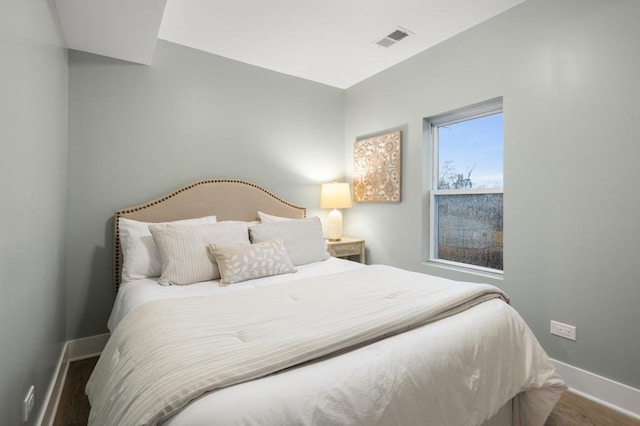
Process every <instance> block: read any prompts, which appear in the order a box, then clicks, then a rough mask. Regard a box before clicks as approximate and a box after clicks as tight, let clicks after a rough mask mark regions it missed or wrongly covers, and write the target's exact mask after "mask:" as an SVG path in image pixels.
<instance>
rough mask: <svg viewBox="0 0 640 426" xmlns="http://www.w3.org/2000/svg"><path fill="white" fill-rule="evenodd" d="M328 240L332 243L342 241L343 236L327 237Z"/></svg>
mask: <svg viewBox="0 0 640 426" xmlns="http://www.w3.org/2000/svg"><path fill="white" fill-rule="evenodd" d="M327 240H328V241H329V242H331V243H337V242H338V241H342V238H327Z"/></svg>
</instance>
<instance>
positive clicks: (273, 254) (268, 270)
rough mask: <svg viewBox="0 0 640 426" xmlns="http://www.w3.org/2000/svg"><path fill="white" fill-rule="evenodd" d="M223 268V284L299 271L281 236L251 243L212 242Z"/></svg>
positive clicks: (211, 250)
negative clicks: (223, 243)
mask: <svg viewBox="0 0 640 426" xmlns="http://www.w3.org/2000/svg"><path fill="white" fill-rule="evenodd" d="M208 249H209V253H211V254H213V255H214V256H215V259H216V262H217V263H218V268H220V276H221V278H220V284H223V285H224V284H233V283H237V282H240V281H247V280H252V279H255V278H261V277H270V276H272V275H280V274H289V273H291V272H296V268H294V267H293V264H292V263H291V259H290V258H289V254H288V253H287V249H286V248H285V246H284V242H283V241H282V238H278V239H276V240H269V241H264V242H262V243H257V244H251V245H234V246H227V245H220V244H209V247H208Z"/></svg>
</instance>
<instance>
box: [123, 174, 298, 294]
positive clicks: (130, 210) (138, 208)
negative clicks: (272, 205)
mask: <svg viewBox="0 0 640 426" xmlns="http://www.w3.org/2000/svg"><path fill="white" fill-rule="evenodd" d="M220 183H221V184H224V183H232V184H241V185H246V186H250V187H252V188H255V189H258V190H260V191H261V192H264V193H265V195H267V196H269V197H271V198H273V199H274V200H276V201H278V202H280V203H282V204H284V205H286V206H289V207H291V208H293V209H298V210H300V211H301V213H302V216H303V217H305V216H306V208H304V207H301V206H297V205H295V204H291V203H289V202H287V201H285V200H283V199H282V198H280V197H278V196H276V195H274V194H272V193H271V192H269V191H267V190H266V189H264V188H262V187H260V186H258V185H256V184H253V183H250V182H246V181H242V180H236V179H208V180H201V181H198V182H194V183H192V184H190V185H187V186H185V187H182V188H180V189H178V190H176V191H174V192H172V193H170V194H167V195H165V196H162V197H160V198H158V199H155V200H153V201H149V202H147V203H145V204H141V205H139V206H134V207H128V208H125V209H121V210H118V211H116V213H115V217H114V222H115V223H114V233H113V282H114V285H115V289H116V292H117V291H118V288H119V287H120V280H121V278H122V251H121V247H120V237H119V235H120V229H119V227H118V219H119V218H120V217H122V216H124V215H127V214H130V213H134V212H137V211H141V210H145V209H148V208H149V207H153V206H156V205H158V204H162V203H163V202H165V201H167V200H169V199H171V198H173V197H175V196H176V195H178V194H180V193H182V192H185V191H189V190H190V189H193V188H195V187H197V186H200V185H206V184H220ZM256 213H257V212H256Z"/></svg>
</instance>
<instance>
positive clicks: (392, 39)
mask: <svg viewBox="0 0 640 426" xmlns="http://www.w3.org/2000/svg"><path fill="white" fill-rule="evenodd" d="M409 34H413V33H412V32H411V31H409V30H407V29H406V28H402V27H398V29H397V30H395V31H394V32H392V33H391V34H388V35H387V36H386V37H384V38H382V39H380V40H378V41H376V44H377V45H378V46H382V47H391V46H393V45H394V44H396V43H397V42H399V41H400V40H402V39H403V38H405V37H408V36H409Z"/></svg>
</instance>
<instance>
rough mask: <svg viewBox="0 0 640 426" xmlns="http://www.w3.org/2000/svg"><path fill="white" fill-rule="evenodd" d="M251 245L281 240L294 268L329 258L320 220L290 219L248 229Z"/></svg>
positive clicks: (315, 218)
mask: <svg viewBox="0 0 640 426" xmlns="http://www.w3.org/2000/svg"><path fill="white" fill-rule="evenodd" d="M249 234H250V236H251V241H252V242H253V243H261V242H263V241H268V240H274V239H276V238H282V240H283V241H284V246H285V247H286V248H287V252H288V253H289V257H290V258H291V262H292V263H293V265H294V266H298V265H305V264H307V263H311V262H318V261H320V260H326V259H328V258H329V253H328V252H327V243H326V241H325V240H324V235H323V234H322V224H321V223H320V219H318V218H317V217H312V218H309V219H290V220H283V221H280V222H273V223H263V224H260V225H257V226H252V227H251V228H249Z"/></svg>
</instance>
